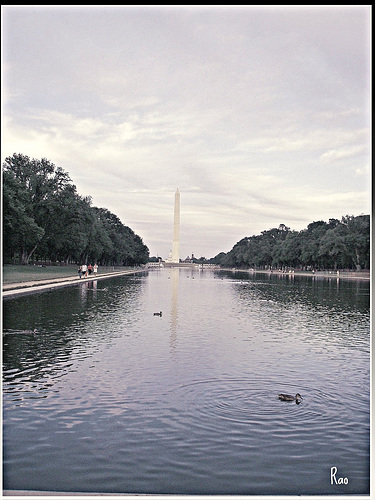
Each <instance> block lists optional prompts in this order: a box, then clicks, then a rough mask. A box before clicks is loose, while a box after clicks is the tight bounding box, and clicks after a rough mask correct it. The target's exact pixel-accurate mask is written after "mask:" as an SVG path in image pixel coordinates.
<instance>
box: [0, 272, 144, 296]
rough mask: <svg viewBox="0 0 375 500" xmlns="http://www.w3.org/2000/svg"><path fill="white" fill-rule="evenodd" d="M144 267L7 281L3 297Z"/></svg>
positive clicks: (111, 275) (115, 274)
mask: <svg viewBox="0 0 375 500" xmlns="http://www.w3.org/2000/svg"><path fill="white" fill-rule="evenodd" d="M144 271H145V269H127V270H126V271H113V272H111V273H105V274H98V275H97V276H90V277H88V278H77V277H76V276H67V277H64V278H51V279H48V280H38V281H23V282H21V283H9V284H7V285H4V286H3V294H2V295H3V297H10V296H18V295H24V294H27V293H34V292H39V291H43V290H51V289H53V288H58V287H63V286H69V285H76V284H77V283H82V282H87V281H97V280H102V279H106V278H113V277H114V276H123V275H126V274H134V273H140V272H144Z"/></svg>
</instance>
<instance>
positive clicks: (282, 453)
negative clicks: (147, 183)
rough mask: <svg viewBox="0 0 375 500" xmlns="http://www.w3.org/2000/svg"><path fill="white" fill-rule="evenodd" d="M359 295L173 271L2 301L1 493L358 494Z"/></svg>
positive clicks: (364, 303)
mask: <svg viewBox="0 0 375 500" xmlns="http://www.w3.org/2000/svg"><path fill="white" fill-rule="evenodd" d="M369 296H370V286H369V283H368V282H366V281H351V280H342V279H336V278H332V279H324V278H317V277H315V278H314V277H297V276H295V277H292V276H273V275H270V276H268V275H261V274H253V275H249V274H246V273H229V272H223V271H220V272H218V271H210V270H203V271H199V270H198V269H193V268H187V269H182V268H181V269H178V268H175V269H161V270H152V271H150V272H148V273H147V272H146V273H143V274H134V275H132V276H125V277H116V278H111V279H107V280H102V281H97V282H91V283H88V282H83V283H79V284H78V285H74V286H71V287H66V288H61V289H56V290H53V291H49V292H44V293H35V294H32V295H27V296H23V297H19V298H15V299H5V300H4V318H3V327H4V328H3V330H4V331H3V443H4V488H5V489H8V490H19V489H22V490H25V489H28V490H45V491H63V492H69V491H70V492H103V493H156V494H157V493H160V494H228V495H235V494H246V495H260V494H269V495H275V494H280V495H281V494H290V495H296V494H302V495H309V494H324V495H325V494H334V495H337V494H343V495H347V494H353V493H354V494H366V493H367V494H368V493H369V455H370V310H369V303H370V300H369ZM159 311H162V316H154V312H159ZM34 329H36V333H35V334H33V333H32V332H33V330H34ZM30 332H31V333H30ZM280 392H283V393H289V394H296V393H297V392H299V393H300V394H301V395H302V396H303V400H302V403H301V404H298V405H297V404H296V403H295V402H291V403H289V402H283V401H280V400H279V399H278V397H277V396H278V394H279V393H280ZM333 468H336V474H335V475H334V476H333V475H332V470H333V471H334V469H333ZM339 478H346V479H347V481H346V483H344V482H343V481H342V484H341V483H338V484H336V482H335V481H338V480H339Z"/></svg>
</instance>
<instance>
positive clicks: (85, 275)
mask: <svg viewBox="0 0 375 500" xmlns="http://www.w3.org/2000/svg"><path fill="white" fill-rule="evenodd" d="M82 274H83V277H84V278H87V265H86V264H82Z"/></svg>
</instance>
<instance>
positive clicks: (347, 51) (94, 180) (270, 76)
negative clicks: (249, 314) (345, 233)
mask: <svg viewBox="0 0 375 500" xmlns="http://www.w3.org/2000/svg"><path fill="white" fill-rule="evenodd" d="M370 9H371V6H318V7H315V6H293V7H289V6H281V7H277V6H220V7H219V6H86V7H84V6H83V7H81V6H2V23H3V26H2V162H3V161H4V159H5V158H6V157H7V156H11V155H13V153H22V154H24V155H27V156H29V157H30V158H39V159H40V158H47V159H48V160H49V161H51V162H52V163H54V164H55V165H56V166H59V167H61V168H62V169H63V170H64V171H65V172H68V173H69V176H70V178H71V179H72V181H73V183H74V184H75V186H76V187H77V191H78V193H79V194H80V195H82V196H91V197H92V204H93V206H97V207H104V208H107V209H108V210H110V211H111V212H113V213H114V214H116V215H117V216H118V217H119V218H120V219H121V221H122V222H123V224H125V225H127V226H129V227H130V228H131V229H133V231H135V233H137V234H138V235H139V236H140V237H141V238H142V239H143V242H144V243H145V244H146V245H147V246H148V248H149V250H150V255H151V256H156V255H158V256H161V257H163V258H166V257H168V254H169V252H170V250H171V248H172V239H173V209H174V195H175V191H176V189H177V188H178V189H179V191H180V194H181V232H180V239H181V241H180V257H181V258H185V257H187V256H191V254H192V253H194V255H195V256H196V257H198V258H199V257H201V256H204V257H206V258H211V257H214V256H215V255H217V254H218V253H220V252H228V251H229V250H231V248H232V247H233V246H234V245H235V244H236V243H237V242H238V241H239V240H241V239H242V238H244V237H246V236H252V235H256V234H260V233H261V232H262V231H264V230H268V229H271V228H274V227H278V226H279V225H280V224H285V225H286V226H288V227H290V228H291V229H293V230H297V231H300V230H302V229H305V228H306V227H307V226H308V224H310V223H311V222H313V221H318V220H324V221H328V220H329V219H330V218H337V219H341V217H342V216H345V215H355V216H357V215H360V214H369V213H370V205H371V190H370V185H371V179H370V157H371V151H370V148H371V140H370V135H371V130H370V127H371V119H370V116H371V99H370V93H371V90H370V89H371V67H370V58H371V53H370V47H371V39H370V32H371V10H370Z"/></svg>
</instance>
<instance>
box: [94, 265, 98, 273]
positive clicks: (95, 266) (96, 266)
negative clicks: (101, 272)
mask: <svg viewBox="0 0 375 500" xmlns="http://www.w3.org/2000/svg"><path fill="white" fill-rule="evenodd" d="M97 272H98V264H97V263H96V262H95V264H94V276H96V273H97Z"/></svg>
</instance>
